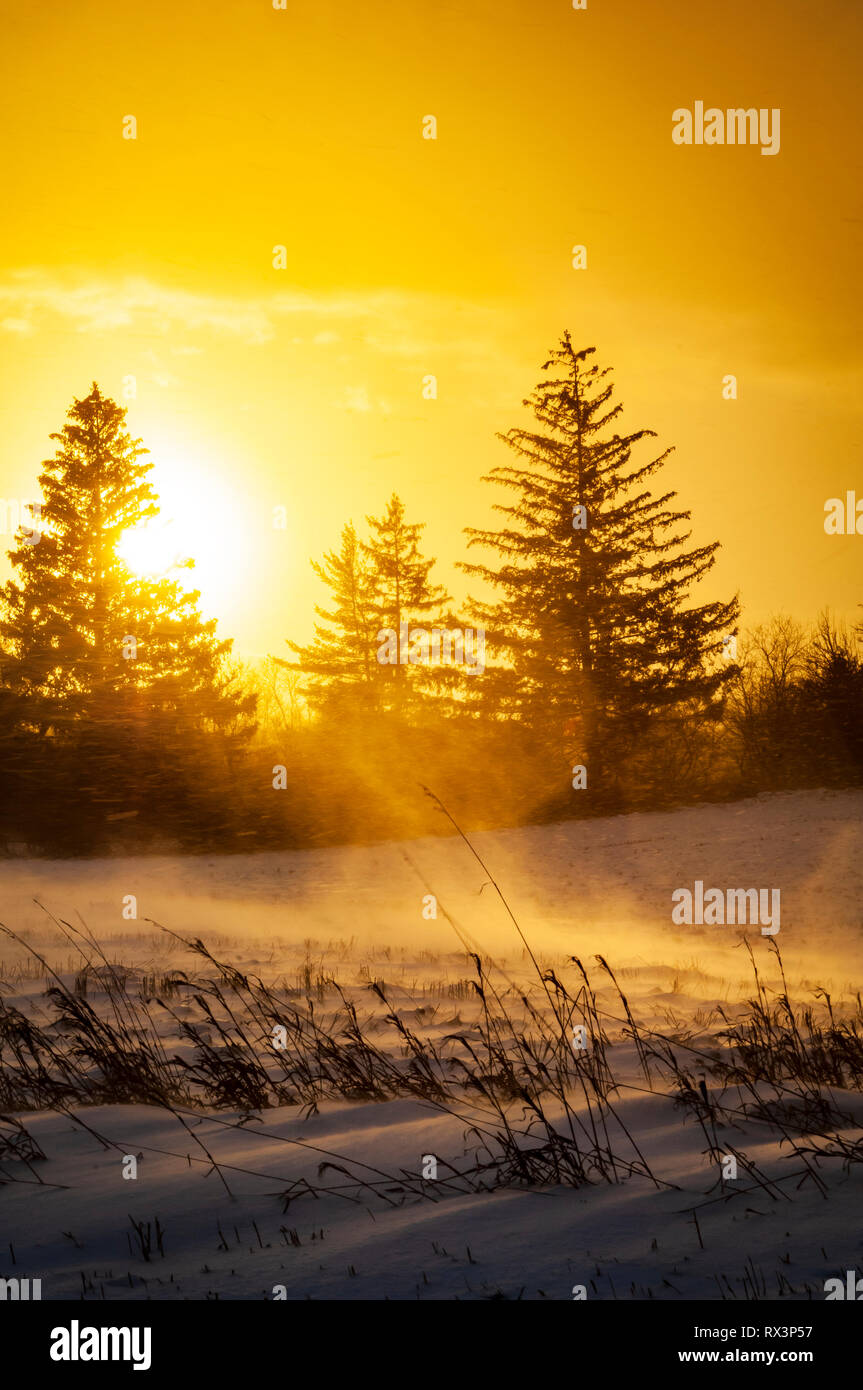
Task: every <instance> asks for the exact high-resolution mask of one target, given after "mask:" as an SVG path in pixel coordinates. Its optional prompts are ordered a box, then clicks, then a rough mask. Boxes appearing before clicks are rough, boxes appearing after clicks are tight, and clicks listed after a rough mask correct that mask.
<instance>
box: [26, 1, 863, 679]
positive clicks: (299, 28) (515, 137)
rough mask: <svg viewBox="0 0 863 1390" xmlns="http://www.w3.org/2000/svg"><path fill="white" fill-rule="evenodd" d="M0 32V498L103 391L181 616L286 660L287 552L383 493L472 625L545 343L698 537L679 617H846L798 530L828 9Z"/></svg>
mask: <svg viewBox="0 0 863 1390" xmlns="http://www.w3.org/2000/svg"><path fill="white" fill-rule="evenodd" d="M3 31H4V43H3V59H2V82H0V129H2V132H3V134H2V144H3V149H2V154H3V167H4V195H5V196H4V200H3V210H2V218H0V418H2V426H3V427H2V431H0V495H2V497H3V498H6V499H10V498H11V499H15V498H20V499H30V498H33V497H34V496H35V495H36V490H35V479H36V475H37V473H38V471H39V464H40V462H41V460H42V459H43V458H45V457H46V456H48V455H49V454H50V453H51V452H52V451H53V446H52V445H51V444H50V442H49V440H48V434H49V432H50V431H52V430H56V429H59V428H60V427H61V426H62V424H63V422H64V419H65V414H66V410H67V408H68V406H69V404H70V403H71V400H72V397H73V396H75V395H77V396H83V395H85V394H87V391H88V390H89V385H90V382H91V380H93V379H96V380H97V381H98V382H99V384H100V386H101V387H102V389H103V390H104V391H106V392H107V393H108V394H110V395H113V396H114V397H115V398H116V399H119V400H121V402H123V403H126V402H125V401H124V399H123V389H124V381H125V379H126V378H128V377H130V376H133V377H134V378H135V380H136V386H137V396H136V398H135V399H133V400H130V401H129V402H128V403H129V407H130V408H129V424H130V428H131V429H132V432H133V433H134V434H136V435H141V436H143V439H144V443H145V444H146V445H148V447H149V448H150V449H151V451H152V456H153V461H154V463H155V464H156V469H155V472H154V475H153V481H154V485H155V486H156V488H157V490H159V491H161V492H162V494H163V497H164V500H165V517H166V520H168V521H169V523H170V526H172V527H174V528H175V529H176V530H177V531H178V532H181V533H182V534H181V541H180V548H181V549H185V550H186V551H191V553H193V554H194V553H196V552H197V554H198V558H199V564H198V570H197V582H198V583H199V584H200V586H201V589H202V596H203V602H202V606H203V608H204V610H205V612H207V613H208V614H212V615H214V616H218V617H219V619H220V631H221V632H222V633H223V635H225V636H233V637H234V638H235V639H236V649H237V651H238V652H239V654H241V655H243V656H250V657H251V656H255V655H263V654H265V653H266V652H276V653H278V654H283V653H284V647H283V640H284V638H286V637H289V636H291V637H297V638H300V639H302V638H305V637H306V636H308V635H309V633H310V628H311V621H312V605H313V604H314V602H315V601H316V600H317V601H320V599H321V598H322V597H323V595H322V594H321V591H320V588H319V586H318V583H317V581H316V580H315V578H314V576H313V574H312V572H311V569H310V566H309V563H308V562H309V558H310V557H315V558H319V557H320V555H321V553H322V552H323V551H324V550H325V549H328V548H330V547H333V546H335V545H336V544H337V542H338V536H339V532H340V530H341V527H342V524H343V523H344V522H345V521H346V520H348V519H351V518H352V519H353V520H354V521H355V522H356V523H357V524H358V525H361V524H362V522H363V517H364V515H365V514H366V513H368V512H374V513H375V514H379V513H380V512H382V510H383V508H384V504H385V501H386V499H387V497H388V496H389V494H390V493H391V492H392V491H393V490H397V491H398V492H399V493H400V494H401V495H402V497H403V498H404V500H405V503H406V505H407V508H408V513H409V516H410V518H411V519H413V520H417V521H426V522H428V527H427V530H426V533H425V534H426V542H427V550H428V552H429V553H431V554H434V555H436V556H437V557H438V559H439V562H440V563H439V570H438V575H437V577H438V578H439V579H441V580H443V581H445V582H447V583H448V584H449V585H450V587H451V588H452V590H453V592H454V594H455V595H456V597H457V598H459V597H462V596H464V594H465V593H466V592H467V591H468V587H469V585H468V581H467V580H466V579H465V578H464V577H462V576H459V575H458V574H457V573H454V572H453V568H452V566H453V563H454V561H455V560H457V559H459V558H463V556H464V553H465V552H464V540H463V536H462V527H464V526H466V525H479V526H481V525H483V524H486V523H487V522H488V521H489V520H490V519H491V517H492V513H491V511H490V508H491V504H492V503H493V502H494V501H497V500H498V499H497V497H496V495H495V494H496V491H497V490H496V489H493V488H491V487H489V486H488V485H485V484H482V483H481V482H480V476H481V474H482V473H483V472H485V471H487V469H488V468H490V467H493V466H494V465H495V464H496V463H506V462H508V460H509V454H508V451H507V450H506V449H505V448H504V447H503V445H501V444H500V443H499V442H497V441H496V440H495V437H494V435H495V431H496V430H502V429H506V428H508V427H509V426H510V425H512V424H517V423H520V422H521V417H522V414H523V412H522V411H521V409H520V403H521V401H522V399H523V397H524V396H526V395H527V394H528V393H529V391H530V390H531V388H532V386H533V385H534V383H535V381H536V380H537V378H538V376H539V367H540V364H541V363H542V361H543V360H544V358H545V355H546V353H547V351H548V349H549V348H550V347H552V346H553V344H554V343H555V341H556V339H557V338H558V337H559V335H560V333H561V332H562V330H563V329H564V328H569V329H570V331H571V333H572V336H573V339H574V340H575V342H576V344H577V345H578V346H596V347H597V349H598V352H599V357H600V358H601V359H602V361H603V363H604V364H607V365H610V366H612V367H613V369H614V373H615V379H616V382H617V387H618V397H619V399H620V400H622V401H623V402H624V405H625V407H626V414H625V416H624V422H623V423H624V425H625V426H626V427H627V428H630V429H637V428H642V427H650V428H653V429H655V430H656V431H657V432H658V435H659V439H658V441H656V442H657V445H658V446H661V447H665V446H667V445H670V444H673V445H675V446H676V452H675V454H674V455H673V457H672V460H671V461H670V463H669V465H668V467H667V469H666V475H665V479H666V480H667V485H668V486H671V487H676V488H677V489H678V492H679V503H680V505H682V506H684V507H691V508H692V511H693V523H694V541H697V542H703V541H707V540H712V539H718V540H720V541H721V542H722V544H723V550H722V552H721V554H720V559H719V561H718V563H717V565H716V568H715V570H714V571H713V573H712V575H711V576H710V577H709V579H708V581H706V582H705V584H704V585H702V586H701V589H700V590H699V591H698V592H699V597H700V596H701V595H702V594H703V599H704V600H707V599H709V598H711V597H714V596H723V597H724V596H730V594H731V593H733V592H734V591H735V590H738V589H739V591H740V594H741V598H742V601H743V605H744V618H745V620H746V621H748V622H752V621H759V620H761V619H763V618H764V617H766V616H767V615H768V614H769V613H770V612H773V611H776V610H778V609H784V610H785V611H789V612H792V613H794V614H796V615H797V616H799V617H801V618H804V619H810V618H812V617H814V616H815V615H816V613H817V612H818V611H819V610H820V609H822V608H823V607H825V606H829V607H830V608H831V609H833V610H834V611H835V612H836V613H837V614H839V615H841V616H844V617H849V618H855V617H856V616H857V611H856V605H857V603H858V602H861V601H863V583H861V578H863V564H861V560H863V537H860V536H829V537H828V536H826V535H825V534H824V526H823V521H824V503H825V501H826V500H827V498H829V497H834V496H844V494H845V492H846V490H847V489H856V491H857V494H858V496H860V497H863V468H861V466H860V460H859V443H858V431H857V430H856V429H855V425H856V424H857V418H858V412H857V409H856V408H855V407H856V406H857V404H858V400H859V396H860V387H859V366H860V347H859V321H860V296H859V283H860V272H859V262H860V256H861V254H863V250H861V229H863V195H861V191H860V189H861V177H860V173H861V170H860V163H861V156H860V149H861V129H860V126H861V122H860V117H859V95H858V93H859V56H858V55H859V53H860V47H861V40H863V9H861V6H860V5H859V4H858V3H856V0H819V3H818V5H817V6H815V5H812V4H811V3H803V0H781V3H780V2H779V0H759V3H758V5H757V6H756V5H753V4H752V3H751V0H730V3H726V4H723V5H721V6H718V5H717V6H701V5H698V6H693V5H692V3H691V0H686V2H685V3H683V0H680V2H678V0H674V2H673V3H672V2H670V0H664V2H663V3H662V4H660V5H657V4H648V3H646V0H588V5H587V9H586V10H584V11H576V10H573V9H572V7H571V4H569V3H568V0H519V3H515V0H496V2H495V3H492V2H491V0H458V3H435V4H432V3H428V4H426V3H417V2H416V0H386V3H382V2H381V0H370V3H368V4H365V5H359V4H356V3H352V2H349V0H314V3H310V4H300V3H298V0H287V8H286V9H285V10H276V9H273V7H272V0H206V2H205V0H183V3H182V4H177V3H176V0H170V3H168V0H148V3H147V4H139V5H131V4H124V3H122V0H110V3H109V2H108V0H76V3H75V4H74V5H70V4H68V3H67V2H66V0H64V3H60V0H47V3H40V4H38V5H20V4H15V3H12V0H5V3H4V5H3ZM696 100H703V101H704V103H705V105H706V106H711V105H714V106H717V107H720V108H726V107H741V106H742V107H755V108H759V109H760V108H770V109H773V108H779V109H780V110H781V149H780V152H779V153H778V154H777V155H775V156H774V157H767V158H765V157H763V156H762V155H761V153H760V150H759V148H758V147H740V146H738V147H730V146H724V147H709V148H708V147H706V146H702V147H695V146H691V147H681V146H678V145H676V144H674V143H673V142H672V139H671V129H672V112H673V111H674V110H675V109H676V108H680V107H690V108H691V107H692V106H693V104H694V102H695V101H696ZM429 114H431V115H434V116H435V117H436V119H437V122H438V138H437V140H434V141H432V140H424V139H423V138H422V122H423V117H424V116H426V115H429ZM128 115H134V116H135V118H136V121H137V139H135V140H127V139H123V121H124V117H126V116H128ZM574 244H584V245H585V246H586V247H587V257H588V264H587V269H586V270H574V269H573V268H572V261H571V251H572V247H573V245H574ZM275 245H284V246H285V247H286V250H287V266H286V268H285V269H283V270H276V269H274V268H273V264H272V261H273V247H274V246H275ZM732 373H733V374H734V375H736V376H737V379H738V391H739V398H738V400H736V401H725V400H723V399H722V379H723V377H724V376H725V375H727V374H732ZM428 374H434V375H435V376H436V377H437V380H438V393H439V394H438V399H437V400H434V401H428V400H424V399H423V397H422V381H423V377H424V376H426V375H428ZM276 506H284V507H286V509H287V516H288V521H287V527H286V529H285V530H277V529H274V528H273V525H272V517H273V508H274V507H276ZM3 548H4V549H5V548H6V546H5V545H4V547H3ZM4 565H5V562H4Z"/></svg>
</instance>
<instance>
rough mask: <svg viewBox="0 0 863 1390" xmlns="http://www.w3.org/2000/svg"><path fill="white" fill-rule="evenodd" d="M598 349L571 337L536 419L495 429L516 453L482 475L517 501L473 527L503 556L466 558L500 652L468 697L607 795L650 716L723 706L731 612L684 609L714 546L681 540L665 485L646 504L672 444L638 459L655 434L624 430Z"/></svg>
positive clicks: (680, 520)
mask: <svg viewBox="0 0 863 1390" xmlns="http://www.w3.org/2000/svg"><path fill="white" fill-rule="evenodd" d="M594 352H595V349H594V348H587V349H585V350H583V351H576V350H575V349H574V348H573V346H572V342H571V340H570V336H569V334H568V333H566V334H565V335H564V337H563V338H562V340H561V342H560V345H559V347H558V348H557V349H556V350H555V351H553V352H552V354H551V357H550V359H549V360H548V361H547V362H546V363H545V364H544V366H543V371H544V372H545V373H548V374H549V375H547V376H546V377H545V378H544V379H543V380H542V381H540V383H539V384H538V385H537V387H536V388H535V390H534V392H533V393H532V395H531V396H530V397H529V399H528V400H526V401H525V402H524V404H525V406H527V407H528V408H529V409H530V410H532V412H533V415H534V417H535V419H536V422H537V424H536V426H534V427H532V428H527V429H526V428H513V429H511V430H509V431H508V432H507V433H505V434H502V435H500V436H499V437H500V438H501V439H502V440H503V442H504V443H505V444H507V445H508V447H509V448H510V449H512V450H513V452H514V453H515V454H516V455H517V456H518V459H519V461H520V462H519V463H518V464H516V465H509V466H501V467H497V468H494V469H493V470H492V471H491V473H490V474H489V475H488V476H487V478H486V479H485V481H491V482H494V483H496V484H498V485H501V486H503V487H506V488H508V489H510V490H512V491H513V492H514V493H515V494H516V500H515V501H514V504H513V505H502V504H501V505H497V506H496V510H497V511H499V512H501V513H503V514H504V515H505V516H506V517H507V518H508V523H507V525H506V526H505V527H504V529H502V530H479V529H476V528H468V530H467V534H468V535H469V537H470V540H469V545H470V546H477V545H478V546H484V547H490V548H491V549H493V550H496V551H497V552H498V554H499V556H500V557H501V562H500V563H499V564H497V565H494V564H488V565H484V564H474V563H471V564H463V565H462V566H461V567H462V568H463V569H465V570H466V571H467V572H468V573H469V574H473V575H476V576H479V577H481V578H482V579H483V580H485V581H486V582H487V583H489V584H491V585H492V586H495V587H496V588H498V589H499V590H500V591H501V596H500V598H499V599H498V600H497V601H490V602H487V603H484V604H475V605H474V607H475V611H476V613H477V616H478V617H479V618H480V620H481V621H483V622H484V624H485V625H486V629H487V631H486V642H487V644H488V646H489V648H490V649H491V650H492V651H493V652H495V653H496V654H497V655H498V657H499V658H501V659H502V660H500V661H498V662H497V663H496V668H495V669H494V670H491V671H490V670H487V671H486V674H485V677H484V678H483V680H482V682H480V683H478V684H477V685H476V686H475V687H473V691H474V694H477V695H480V696H482V697H484V703H485V705H486V708H487V709H489V710H491V711H492V712H493V713H494V714H496V715H497V716H498V717H507V718H511V719H515V720H517V721H520V722H522V723H524V724H526V725H527V726H529V727H530V728H532V729H535V730H540V731H541V732H542V734H543V736H544V737H545V738H546V739H547V740H549V741H550V742H551V744H552V745H553V746H555V747H556V748H558V749H559V750H560V752H561V754H562V755H563V754H565V755H566V756H567V758H571V759H572V760H573V761H577V762H580V763H583V764H584V765H585V766H586V767H587V768H588V778H589V781H588V785H589V786H592V787H593V788H594V790H599V791H601V787H602V785H603V784H605V785H606V787H608V786H610V784H611V781H612V780H613V772H612V765H613V764H614V763H615V762H617V763H618V765H619V764H620V761H621V759H622V758H623V756H624V754H625V751H626V750H627V749H631V748H632V747H633V746H634V745H635V744H636V743H637V742H638V740H639V739H640V738H641V737H643V736H644V735H645V733H646V731H647V730H648V728H649V727H650V724H651V720H654V721H656V720H659V721H661V720H662V719H663V718H666V717H667V716H668V714H669V712H671V711H677V712H681V711H683V710H684V709H688V710H689V711H690V712H694V711H698V712H701V713H702V714H703V712H704V711H705V710H708V711H710V712H712V713H713V714H714V715H715V714H716V713H717V711H718V704H719V697H720V695H721V691H722V688H723V686H724V684H725V682H726V681H727V680H728V679H729V678H730V676H731V674H732V668H731V666H730V664H729V663H727V662H726V663H723V662H722V660H721V653H722V634H723V633H724V632H725V631H727V630H729V629H730V628H731V627H733V625H734V624H735V622H736V619H737V616H738V612H739V607H738V602H737V599H736V598H735V599H732V600H731V601H729V602H714V603H708V604H703V605H701V606H700V607H687V606H685V605H686V604H687V599H688V594H689V590H690V588H691V587H692V585H693V584H695V583H696V582H697V581H698V580H700V579H701V578H702V577H703V576H704V575H705V574H706V573H707V571H708V570H709V569H710V568H711V566H712V565H713V564H714V562H715V557H716V551H717V549H718V543H714V544H711V545H705V546H700V547H698V548H696V549H692V550H686V549H685V542H686V541H687V540H688V539H689V536H690V534H691V533H690V532H689V531H688V530H687V529H685V527H684V523H685V522H687V521H688V520H689V516H690V513H689V512H686V511H681V510H676V509H675V508H674V507H673V506H672V503H673V501H674V498H675V496H676V494H675V493H674V492H665V493H662V494H661V495H660V496H658V497H654V496H653V495H652V493H651V492H650V490H649V488H648V487H647V486H646V485H645V484H646V481H647V479H648V478H650V477H651V476H652V475H654V474H656V473H657V472H658V471H659V469H660V468H661V467H662V466H663V464H664V463H665V461H666V459H667V457H668V454H669V453H670V452H671V451H670V450H666V451H665V452H664V453H662V454H660V455H659V456H658V457H656V458H653V459H651V460H650V461H649V462H646V463H643V464H640V465H637V464H635V463H634V462H633V461H632V454H633V451H634V449H635V447H636V446H637V445H638V444H640V443H641V441H643V440H645V439H648V438H651V437H653V434H654V432H653V431H652V430H639V431H637V432H636V433H633V434H620V433H618V431H617V428H616V422H617V420H618V417H619V416H620V413H621V410H622V407H621V406H620V405H619V404H617V405H615V404H613V403H612V401H611V396H612V393H613V390H614V388H613V385H612V383H611V382H610V381H609V380H608V377H609V370H608V369H605V370H601V369H600V368H598V367H597V366H596V365H594V364H593V363H592V362H591V360H590V359H591V358H592V356H593V354H594Z"/></svg>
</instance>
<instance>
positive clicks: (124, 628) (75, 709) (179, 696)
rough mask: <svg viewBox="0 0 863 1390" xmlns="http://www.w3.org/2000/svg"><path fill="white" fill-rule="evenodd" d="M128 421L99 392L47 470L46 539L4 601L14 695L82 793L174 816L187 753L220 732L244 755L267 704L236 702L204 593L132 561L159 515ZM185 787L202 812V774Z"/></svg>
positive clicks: (17, 559) (21, 541)
mask: <svg viewBox="0 0 863 1390" xmlns="http://www.w3.org/2000/svg"><path fill="white" fill-rule="evenodd" d="M125 416H126V412H125V410H123V409H122V408H121V407H120V406H118V405H117V404H116V403H115V402H114V401H112V400H110V399H108V398H107V397H105V396H103V395H102V393H101V392H100V390H99V387H98V386H97V385H96V383H95V382H94V383H93V387H92V390H91V392H90V394H89V396H86V397H84V398H83V399H81V400H78V399H76V400H75V401H74V403H73V405H72V407H71V409H70V410H69V413H68V421H67V423H66V424H65V425H64V426H63V429H62V430H61V431H60V432H59V433H55V434H52V435H51V436H50V437H51V438H52V439H53V440H55V441H56V444H57V448H56V452H55V455H54V457H53V458H52V459H48V460H46V461H45V462H44V463H43V465H42V469H43V471H42V473H41V474H40V477H39V483H40V486H41V488H42V492H43V498H44V500H43V502H42V503H41V508H40V511H41V515H40V519H39V529H38V531H35V532H34V533H31V534H30V535H28V533H27V529H26V528H22V529H21V530H20V531H19V534H18V537H17V548H16V549H14V550H12V551H10V559H11V561H12V563H13V565H14V566H15V569H16V570H17V576H16V577H15V578H13V579H11V580H10V581H9V582H8V583H7V584H6V585H5V586H4V587H3V588H2V590H0V603H2V617H0V635H2V638H3V642H4V646H5V647H6V659H5V660H4V663H3V684H4V686H5V688H6V690H7V691H8V692H10V693H11V694H13V695H14V696H15V697H16V699H17V701H18V705H17V708H19V710H21V711H23V714H22V718H23V719H24V720H26V723H27V725H28V727H30V728H32V729H34V730H35V731H37V732H38V734H39V735H40V736H41V737H42V739H43V740H44V739H49V740H53V745H54V747H55V748H56V749H57V751H58V753H59V752H60V751H61V750H62V749H64V748H66V749H69V750H71V765H73V766H74V767H75V768H76V769H77V773H76V775H77V776H78V785H79V788H80V789H81V790H83V791H85V792H87V793H88V794H89V795H90V797H91V799H92V800H93V802H94V803H97V804H99V805H101V806H102V808H103V810H104V812H105V814H109V813H112V814H115V815H118V816H119V815H123V814H139V813H141V812H143V811H146V809H147V802H148V797H149V798H150V800H151V802H152V798H153V797H154V796H155V795H156V793H157V792H158V794H159V796H158V798H157V799H158V800H159V804H160V805H161V806H163V805H164V798H166V797H169V796H171V795H173V796H174V798H175V800H176V799H177V798H178V797H179V798H180V800H182V796H181V789H180V788H179V787H178V778H179V776H180V773H179V767H180V763H181V761H182V759H183V756H184V750H185V751H186V752H191V748H192V746H195V747H198V748H199V750H200V745H199V743H198V742H197V740H199V739H200V737H202V736H204V735H206V734H208V733H211V732H213V731H216V730H218V731H219V732H220V733H221V735H222V740H223V747H224V749H225V750H226V751H227V752H228V753H229V754H230V750H231V749H232V748H235V747H237V746H238V745H239V744H240V743H242V742H243V740H244V738H245V737H246V736H247V734H248V732H249V727H248V726H249V719H250V717H251V714H252V712H253V709H254V703H255V701H254V696H249V695H243V694H241V693H240V692H239V691H238V690H237V689H236V687H235V683H234V681H233V679H232V677H231V674H230V672H228V671H227V669H226V662H225V659H226V657H227V654H228V652H229V651H230V648H231V645H232V644H231V642H230V641H220V640H218V639H217V638H216V635H215V632H216V623H215V621H210V622H204V621H202V619H201V617H200V614H199V612H198V608H197V601H198V597H199V595H198V593H197V591H186V590H184V589H183V588H182V587H181V585H180V583H179V582H178V581H176V580H172V579H167V578H164V579H160V580H158V581H150V580H147V579H142V578H139V577H138V576H136V575H134V574H132V573H131V572H130V570H129V569H128V567H127V566H126V565H125V563H124V562H123V560H122V559H121V558H120V557H119V556H118V553H117V546H118V542H119V541H120V538H121V537H122V535H123V533H124V532H125V531H127V530H128V529H130V528H134V527H136V526H137V525H139V524H140V523H141V522H142V521H145V520H147V519H148V518H150V517H153V516H155V515H156V514H157V513H158V505H157V501H158V499H157V498H156V496H155V493H154V492H153V490H152V488H151V486H150V484H149V482H148V481H147V473H148V472H149V470H150V468H151V466H152V465H151V464H149V463H148V462H145V461H142V459H143V457H144V455H146V454H147V453H148V450H146V449H144V448H143V446H142V443H141V441H140V440H138V439H132V438H131V437H130V435H129V433H128V431H127V430H126V427H125ZM190 563H191V562H190ZM187 761H188V759H187ZM85 765H86V766H85ZM199 774H200V769H199ZM82 777H83V778H84V782H83V783H82V782H81V778H82ZM199 780H200V776H199ZM185 781H186V785H187V787H188V789H189V796H190V798H191V799H192V800H197V801H200V796H197V797H196V795H194V794H193V791H194V789H195V788H196V778H195V771H194V768H190V769H189V770H188V775H187V776H186V779H185ZM199 790H200V789H199ZM121 807H125V808H129V807H131V808H132V809H127V810H121V809H119V808H121ZM151 809H152V810H153V813H154V814H158V811H157V809H156V808H155V806H153V805H151Z"/></svg>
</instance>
